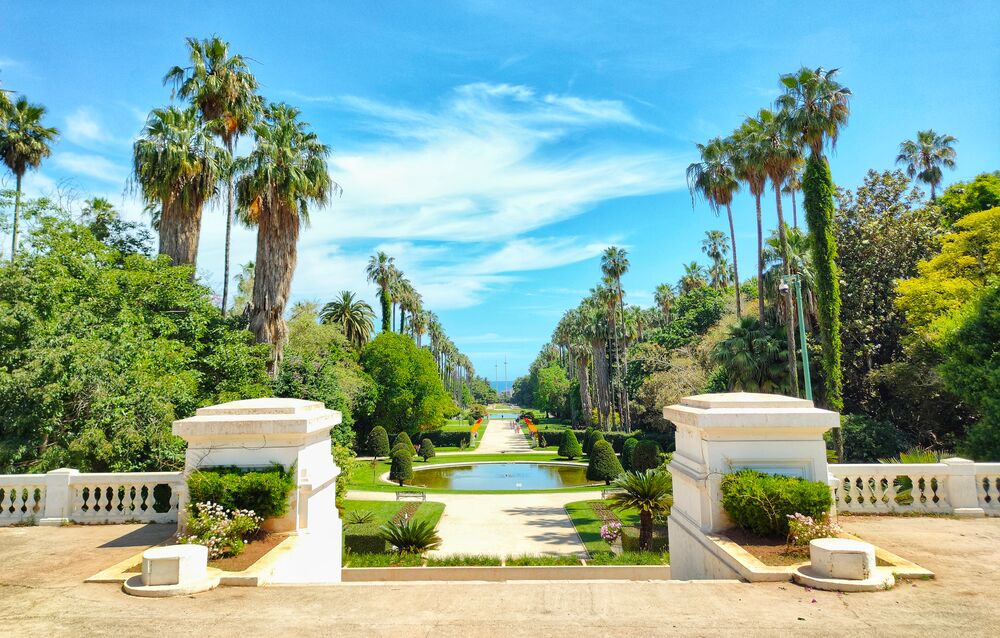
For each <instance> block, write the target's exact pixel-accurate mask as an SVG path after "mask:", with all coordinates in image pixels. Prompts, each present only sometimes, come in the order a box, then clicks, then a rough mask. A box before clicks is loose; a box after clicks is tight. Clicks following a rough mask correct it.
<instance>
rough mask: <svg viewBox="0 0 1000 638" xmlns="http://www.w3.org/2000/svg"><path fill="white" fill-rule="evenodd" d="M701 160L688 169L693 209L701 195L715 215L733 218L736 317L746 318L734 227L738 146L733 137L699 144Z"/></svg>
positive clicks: (730, 222) (738, 184) (732, 237)
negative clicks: (696, 195) (736, 154)
mask: <svg viewBox="0 0 1000 638" xmlns="http://www.w3.org/2000/svg"><path fill="white" fill-rule="evenodd" d="M697 146H698V152H699V153H700V154H701V161H700V162H695V163H693V164H691V165H689V166H688V167H687V182H688V190H689V191H691V207H692V208H693V207H694V196H695V193H700V194H701V195H702V197H704V198H705V201H707V202H708V205H709V207H710V208H711V209H712V212H714V213H715V214H716V216H718V214H719V209H720V208H721V207H723V206H725V207H726V215H727V216H728V217H729V239H730V242H731V243H732V247H733V281H734V282H735V284H736V285H735V286H734V290H735V294H736V316H737V317H739V316H742V314H743V310H742V307H741V302H740V270H739V265H738V264H737V259H736V229H735V227H734V226H733V208H732V203H733V196H734V195H735V194H736V192H737V191H738V190H739V188H740V182H739V179H738V178H737V174H736V170H735V166H734V161H733V160H734V155H735V153H736V147H735V144H734V143H733V140H732V138H728V139H725V140H723V139H721V138H718V137H716V138H713V139H711V140H709V142H708V144H698V145H697Z"/></svg>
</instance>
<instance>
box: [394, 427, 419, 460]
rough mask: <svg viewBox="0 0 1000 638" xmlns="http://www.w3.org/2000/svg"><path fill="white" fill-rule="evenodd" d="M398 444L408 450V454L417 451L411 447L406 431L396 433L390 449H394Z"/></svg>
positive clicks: (411, 442) (411, 454)
mask: <svg viewBox="0 0 1000 638" xmlns="http://www.w3.org/2000/svg"><path fill="white" fill-rule="evenodd" d="M400 445H402V446H403V447H405V448H406V449H407V450H409V451H410V456H413V455H414V454H416V453H417V448H415V447H413V441H411V440H410V435H409V434H407V433H406V432H400V433H399V434H397V435H396V440H395V441H393V442H392V449H394V450H395V449H396V448H397V447H399V446H400Z"/></svg>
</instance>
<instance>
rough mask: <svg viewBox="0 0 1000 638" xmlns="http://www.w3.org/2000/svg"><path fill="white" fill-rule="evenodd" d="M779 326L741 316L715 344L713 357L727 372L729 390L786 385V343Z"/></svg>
mask: <svg viewBox="0 0 1000 638" xmlns="http://www.w3.org/2000/svg"><path fill="white" fill-rule="evenodd" d="M784 336H785V335H784V334H782V331H781V328H780V327H776V326H770V327H769V326H767V325H766V324H763V323H761V322H760V321H759V320H758V319H757V318H756V317H743V318H742V319H740V320H739V321H738V322H737V323H735V324H733V325H732V326H730V327H729V331H728V333H727V334H726V337H725V338H724V339H723V340H722V341H720V342H719V343H718V344H716V346H715V349H714V350H713V351H712V359H713V361H714V362H715V363H716V365H720V366H722V368H723V370H725V372H726V377H727V378H728V382H729V389H730V390H739V391H742V392H778V393H780V392H784V391H786V389H787V388H788V370H787V368H786V367H785V359H786V354H785V350H786V345H785V341H784Z"/></svg>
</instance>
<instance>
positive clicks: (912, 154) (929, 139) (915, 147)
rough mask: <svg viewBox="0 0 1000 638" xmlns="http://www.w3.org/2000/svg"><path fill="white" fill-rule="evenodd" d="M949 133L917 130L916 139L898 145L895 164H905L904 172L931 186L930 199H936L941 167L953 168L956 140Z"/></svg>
mask: <svg viewBox="0 0 1000 638" xmlns="http://www.w3.org/2000/svg"><path fill="white" fill-rule="evenodd" d="M957 141H958V140H956V139H955V138H954V137H952V136H951V135H942V134H940V133H935V132H934V131H932V130H927V131H917V139H916V140H906V141H905V142H903V143H901V144H900V145H899V155H897V156H896V163H897V164H904V165H905V166H906V174H907V175H909V176H910V178H911V179H912V178H914V177H916V178H917V179H918V180H920V181H921V182H923V183H925V184H927V185H929V186H930V187H931V201H932V202H934V201H937V187H938V184H940V183H941V178H942V173H941V167H942V166H944V167H946V168H951V169H954V168H955V148H954V146H953V145H954V144H955V143H956V142H957Z"/></svg>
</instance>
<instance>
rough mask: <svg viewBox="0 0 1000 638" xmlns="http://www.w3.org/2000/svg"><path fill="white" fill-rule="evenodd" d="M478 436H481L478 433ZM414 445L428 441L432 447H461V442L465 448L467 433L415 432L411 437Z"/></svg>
mask: <svg viewBox="0 0 1000 638" xmlns="http://www.w3.org/2000/svg"><path fill="white" fill-rule="evenodd" d="M480 434H482V433H481V432H480ZM411 438H412V439H413V440H414V441H415V442H416V443H419V442H420V441H422V440H423V439H430V440H431V443H433V444H434V447H461V446H462V441H465V446H466V447H468V446H469V438H470V437H469V433H468V432H449V431H445V430H429V431H427V432H417V433H416V434H414V435H413V436H412V437H411Z"/></svg>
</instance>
